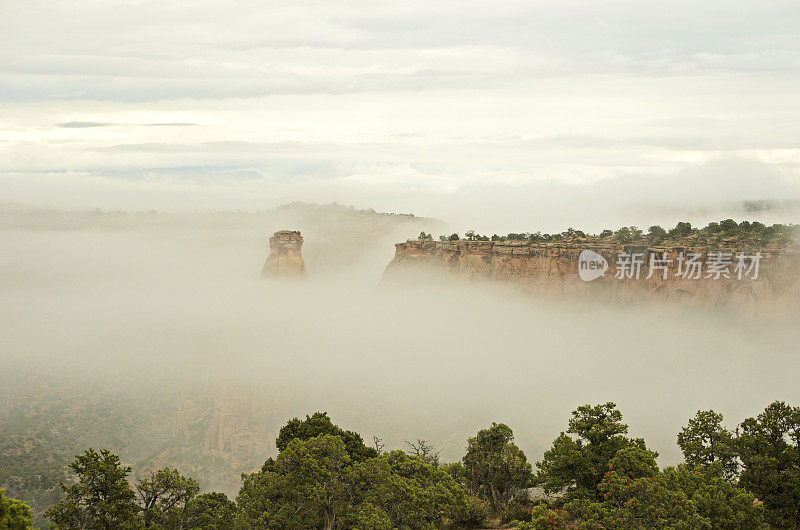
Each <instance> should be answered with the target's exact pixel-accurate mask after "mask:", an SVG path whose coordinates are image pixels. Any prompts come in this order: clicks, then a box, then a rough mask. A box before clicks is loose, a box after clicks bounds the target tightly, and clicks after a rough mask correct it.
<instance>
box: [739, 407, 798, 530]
mask: <svg viewBox="0 0 800 530" xmlns="http://www.w3.org/2000/svg"><path fill="white" fill-rule="evenodd" d="M736 445H737V447H738V450H739V457H740V458H741V461H742V473H741V475H740V477H739V485H740V486H742V487H744V488H745V489H747V490H749V491H752V492H753V493H754V494H755V495H756V497H758V499H759V500H760V501H763V503H764V507H765V508H766V520H767V522H768V523H770V524H772V525H774V526H787V527H792V526H798V525H800V408H798V407H791V406H789V405H787V404H786V403H784V402H782V401H775V402H774V403H772V404H770V405H769V406H768V407H767V408H766V409H764V412H762V413H761V414H759V415H758V416H757V417H755V418H747V419H746V420H744V421H743V422H742V423H741V425H740V426H739V436H738V438H737V440H736Z"/></svg>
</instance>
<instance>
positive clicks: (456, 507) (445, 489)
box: [350, 451, 470, 529]
mask: <svg viewBox="0 0 800 530" xmlns="http://www.w3.org/2000/svg"><path fill="white" fill-rule="evenodd" d="M350 482H351V484H352V494H351V498H352V499H353V500H354V505H355V506H354V508H353V510H352V512H351V513H353V514H360V513H363V512H364V511H367V512H369V513H370V514H372V515H371V517H373V518H374V519H376V520H384V516H385V518H386V519H388V521H389V523H390V526H389V527H388V528H420V529H421V528H441V527H442V526H444V523H445V522H446V521H450V522H464V521H465V520H466V519H467V518H468V517H469V513H470V511H469V507H468V505H467V500H466V495H465V493H464V490H463V489H462V488H461V486H459V484H458V483H457V482H456V481H455V479H453V477H452V476H450V474H448V473H447V472H446V471H444V470H443V469H441V468H439V467H437V466H434V465H433V464H431V463H429V462H426V461H425V460H424V459H422V458H420V457H417V456H415V455H409V454H406V453H404V452H403V451H390V452H388V453H385V454H383V455H381V456H379V457H378V458H373V459H370V460H367V461H364V462H360V463H358V464H356V465H354V466H353V472H352V475H351V478H350ZM352 527H354V528H361V526H358V525H356V524H353V526H352Z"/></svg>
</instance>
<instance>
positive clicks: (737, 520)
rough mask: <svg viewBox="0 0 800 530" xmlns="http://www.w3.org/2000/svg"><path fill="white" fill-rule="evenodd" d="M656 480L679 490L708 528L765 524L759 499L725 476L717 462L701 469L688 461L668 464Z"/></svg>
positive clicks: (746, 526)
mask: <svg viewBox="0 0 800 530" xmlns="http://www.w3.org/2000/svg"><path fill="white" fill-rule="evenodd" d="M659 480H660V482H661V483H662V484H663V486H664V487H665V488H667V489H669V490H673V491H680V492H682V493H683V494H684V495H685V496H686V498H687V499H688V500H689V501H690V502H691V503H692V504H693V505H694V507H695V509H696V511H697V514H698V515H699V516H700V517H702V518H703V520H704V521H707V524H708V527H710V528H741V529H743V530H744V529H750V528H753V529H756V528H765V527H766V525H765V523H764V508H763V506H762V505H761V503H760V502H759V501H757V500H756V497H755V495H753V494H752V493H750V492H748V491H746V490H745V489H744V488H741V487H737V486H734V485H733V484H731V483H730V482H729V481H728V480H726V479H725V477H724V476H723V474H722V470H721V467H720V466H719V464H718V463H715V464H712V465H710V466H707V467H706V468H704V469H700V468H694V467H692V466H689V465H681V466H678V467H677V468H667V469H665V470H664V471H663V473H662V474H661V476H660V477H659Z"/></svg>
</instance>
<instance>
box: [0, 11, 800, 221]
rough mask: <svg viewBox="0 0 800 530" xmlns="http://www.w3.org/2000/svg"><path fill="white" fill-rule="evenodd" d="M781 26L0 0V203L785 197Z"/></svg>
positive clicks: (764, 17) (400, 205) (547, 212)
mask: <svg viewBox="0 0 800 530" xmlns="http://www.w3.org/2000/svg"><path fill="white" fill-rule="evenodd" d="M798 28H800V3H798V2H797V0H785V1H781V0H779V1H770V0H760V1H747V2H736V1H730V0H726V1H716V0H712V1H708V0H704V1H701V2H698V1H697V0H693V1H667V2H645V1H642V0H631V1H614V0H603V1H597V2H595V1H586V0H582V1H536V0H527V1H520V2H514V1H509V2H471V1H465V0H459V1H457V2H456V1H453V2H449V1H448V2H437V1H425V2H416V1H405V2H392V3H388V2H375V1H374V0H373V1H365V2H355V1H354V2H285V3H275V2H265V1H263V0H259V1H252V2H232V1H222V0H216V1H194V2H178V1H170V2H167V1H163V0H162V1H155V2H148V1H138V0H136V1H116V0H100V1H94V0H69V1H58V0H50V1H40V0H3V1H2V2H0V36H1V37H0V39H2V40H1V41H0V42H2V46H0V202H17V203H24V204H33V205H37V206H56V207H67V208H94V207H101V208H123V209H149V208H155V209H165V210H180V209H196V208H203V209H207V208H211V209H229V208H242V209H256V208H268V207H272V206H275V205H277V204H280V203H283V202H287V201H291V200H307V201H318V202H319V201H330V200H336V201H339V202H343V203H346V204H354V205H356V206H359V207H374V208H376V209H378V210H393V211H406V212H414V213H417V214H420V215H430V216H438V217H442V218H445V219H446V220H449V221H452V222H453V223H455V224H456V225H457V226H460V225H462V224H467V223H470V224H471V225H472V226H474V227H477V228H478V229H479V230H480V229H481V228H483V229H485V230H489V231H491V230H500V231H502V230H508V231H511V230H514V231H517V230H523V229H525V230H535V229H537V228H538V227H539V225H541V226H543V227H544V228H545V229H555V228H557V226H555V225H559V224H560V223H561V222H562V221H563V222H564V223H567V222H569V223H570V224H580V223H581V222H582V223H585V224H588V225H590V226H592V225H593V224H596V223H600V224H602V223H611V224H613V223H614V222H615V220H617V221H616V222H617V224H623V223H626V221H627V217H626V216H627V215H632V214H630V212H631V211H633V210H631V208H632V207H634V206H637V205H659V206H661V207H664V208H666V209H669V208H673V207H676V205H682V204H689V203H692V205H693V206H692V207H696V206H697V205H698V204H699V205H702V203H703V202H705V201H717V202H722V201H736V200H740V199H778V198H800V88H798V87H800V29H798ZM645 210H646V208H645ZM556 214H559V215H560V216H556ZM557 218H558V221H556V219H557ZM568 219H574V220H575V222H571V221H568ZM548 225H549V226H548ZM598 226H599V225H598ZM466 227H467V226H464V227H462V228H466Z"/></svg>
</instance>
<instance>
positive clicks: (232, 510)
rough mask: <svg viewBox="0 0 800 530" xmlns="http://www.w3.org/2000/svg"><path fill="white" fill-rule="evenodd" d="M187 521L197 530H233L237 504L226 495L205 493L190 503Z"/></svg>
mask: <svg viewBox="0 0 800 530" xmlns="http://www.w3.org/2000/svg"><path fill="white" fill-rule="evenodd" d="M187 519H188V525H187V526H188V528H192V529H196V530H232V529H233V523H234V520H235V519H236V504H235V503H234V502H233V501H231V500H230V499H228V497H227V496H226V495H225V494H224V493H216V492H211V493H203V494H202V495H198V496H197V497H195V498H194V499H192V500H191V501H190V502H189V507H188V510H187Z"/></svg>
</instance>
